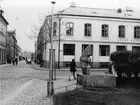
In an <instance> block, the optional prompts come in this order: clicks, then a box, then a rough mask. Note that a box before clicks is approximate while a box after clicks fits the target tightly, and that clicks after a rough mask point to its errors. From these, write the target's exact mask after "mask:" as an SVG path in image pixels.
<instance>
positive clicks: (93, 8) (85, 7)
mask: <svg viewBox="0 0 140 105" xmlns="http://www.w3.org/2000/svg"><path fill="white" fill-rule="evenodd" d="M71 8H85V9H86V8H87V9H97V10H110V11H114V10H117V9H111V8H110V9H109V8H93V7H71Z"/></svg>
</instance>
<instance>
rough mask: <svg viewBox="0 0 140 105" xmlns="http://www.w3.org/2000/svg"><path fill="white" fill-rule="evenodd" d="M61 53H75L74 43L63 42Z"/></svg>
mask: <svg viewBox="0 0 140 105" xmlns="http://www.w3.org/2000/svg"><path fill="white" fill-rule="evenodd" d="M63 51H64V52H63V55H75V44H64V46H63Z"/></svg>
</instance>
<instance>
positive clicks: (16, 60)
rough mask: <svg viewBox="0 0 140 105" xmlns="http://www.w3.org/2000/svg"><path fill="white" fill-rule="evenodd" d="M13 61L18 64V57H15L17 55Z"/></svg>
mask: <svg viewBox="0 0 140 105" xmlns="http://www.w3.org/2000/svg"><path fill="white" fill-rule="evenodd" d="M15 62H16V65H17V64H18V59H17V57H16V58H15Z"/></svg>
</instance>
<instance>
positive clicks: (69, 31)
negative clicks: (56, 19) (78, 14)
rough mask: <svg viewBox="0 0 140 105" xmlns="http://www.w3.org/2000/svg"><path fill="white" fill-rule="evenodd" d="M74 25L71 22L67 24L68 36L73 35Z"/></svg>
mask: <svg viewBox="0 0 140 105" xmlns="http://www.w3.org/2000/svg"><path fill="white" fill-rule="evenodd" d="M73 28H74V25H73V23H71V22H68V23H66V35H73Z"/></svg>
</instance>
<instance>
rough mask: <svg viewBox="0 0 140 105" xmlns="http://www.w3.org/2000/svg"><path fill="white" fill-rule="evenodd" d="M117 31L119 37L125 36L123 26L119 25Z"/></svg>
mask: <svg viewBox="0 0 140 105" xmlns="http://www.w3.org/2000/svg"><path fill="white" fill-rule="evenodd" d="M118 31H119V38H125V26H124V25H119V26H118Z"/></svg>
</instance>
